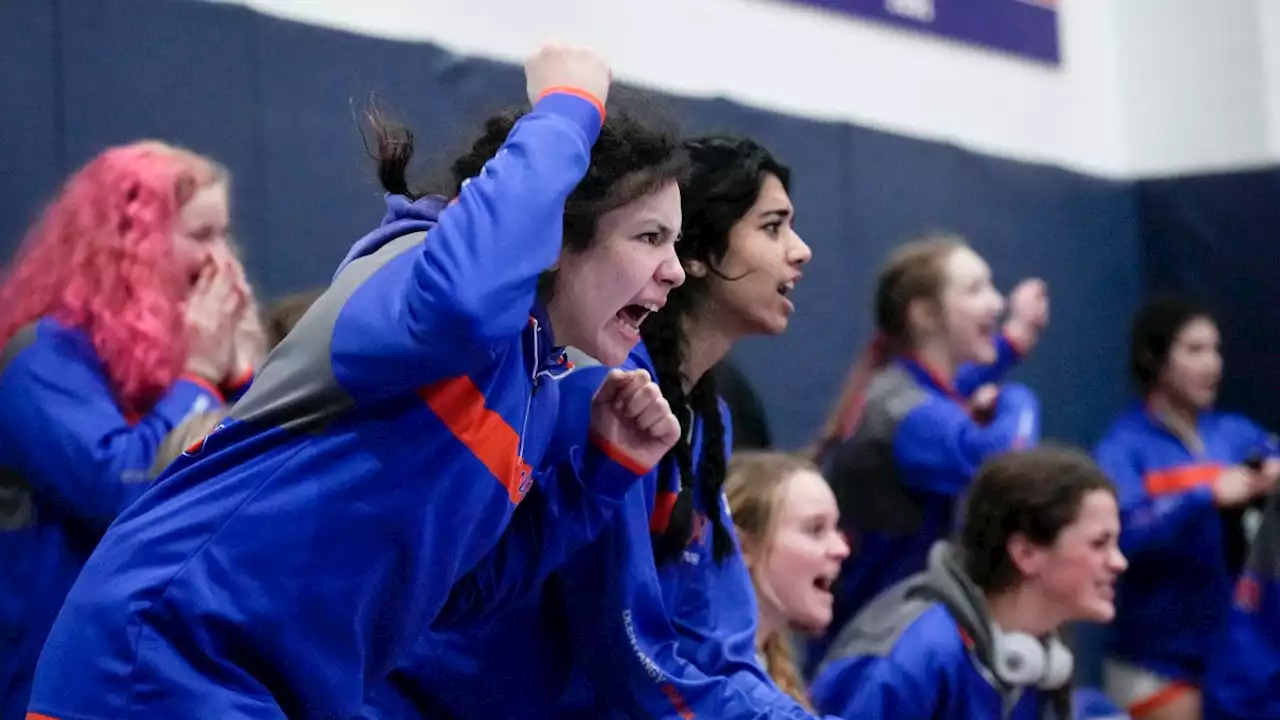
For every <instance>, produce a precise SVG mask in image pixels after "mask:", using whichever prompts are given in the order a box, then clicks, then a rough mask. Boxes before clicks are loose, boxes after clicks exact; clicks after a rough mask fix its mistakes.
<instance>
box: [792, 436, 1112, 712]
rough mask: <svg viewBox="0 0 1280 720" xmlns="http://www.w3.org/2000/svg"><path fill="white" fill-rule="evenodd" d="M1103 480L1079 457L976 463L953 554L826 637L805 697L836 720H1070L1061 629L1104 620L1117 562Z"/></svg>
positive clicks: (947, 550)
mask: <svg viewBox="0 0 1280 720" xmlns="http://www.w3.org/2000/svg"><path fill="white" fill-rule="evenodd" d="M1119 534H1120V519H1119V514H1118V510H1117V504H1116V495H1115V490H1114V488H1113V487H1112V485H1111V482H1110V481H1109V480H1108V479H1107V478H1106V476H1105V475H1103V474H1102V472H1101V471H1100V470H1099V469H1098V467H1097V466H1096V465H1095V464H1094V463H1093V461H1092V460H1091V459H1090V458H1089V457H1088V456H1087V455H1085V454H1084V453H1082V452H1079V451H1075V450H1065V449H1059V448H1051V447H1043V448H1035V449H1031V450H1026V451H1020V452H1013V453H1006V454H1004V455H1002V456H1000V457H997V458H994V459H992V460H990V461H988V462H987V463H986V464H985V465H984V466H983V468H982V470H981V471H980V472H979V473H978V475H977V477H976V478H975V480H974V481H973V485H972V487H971V489H970V490H969V493H968V497H967V499H966V501H965V506H964V514H963V517H962V519H961V529H960V531H959V535H958V537H959V542H958V545H956V546H953V545H951V544H950V543H948V542H946V541H940V542H938V543H937V544H936V545H935V546H934V547H933V548H932V550H931V552H930V553H929V559H928V566H927V568H926V569H925V570H924V571H923V572H921V573H919V574H917V575H914V576H912V577H910V578H908V579H906V580H904V581H902V582H900V583H898V584H896V585H894V586H892V587H890V588H889V589H887V590H886V591H885V592H883V593H882V594H880V595H879V596H878V597H876V598H875V599H874V600H873V601H872V602H871V603H870V604H869V605H867V606H866V607H865V608H864V609H863V610H862V612H861V613H859V614H858V616H857V617H856V618H855V619H854V620H853V621H852V622H850V623H848V624H847V625H846V626H844V627H843V628H841V629H840V630H839V632H838V634H837V637H836V641H835V642H834V643H833V644H832V646H831V650H830V652H829V653H828V655H827V657H826V659H825V660H824V661H823V664H822V666H821V667H820V669H819V671H818V674H817V677H816V678H815V680H814V683H813V686H812V688H811V692H812V694H813V700H814V704H815V705H816V706H817V707H818V709H819V710H821V711H823V712H827V713H832V714H835V715H839V716H840V717H842V718H848V719H849V720H862V719H863V718H893V719H894V720H930V719H931V718H948V720H989V719H990V718H1007V719H1008V720H1049V719H1050V718H1053V719H1056V720H1071V719H1072V718H1073V716H1074V712H1073V710H1072V708H1071V702H1072V697H1071V695H1072V693H1071V688H1070V681H1071V673H1072V665H1073V663H1072V658H1071V653H1070V651H1069V650H1067V648H1066V645H1065V644H1064V643H1063V642H1062V641H1061V640H1060V639H1059V638H1058V633H1059V631H1060V630H1061V628H1062V626H1063V625H1065V624H1067V623H1070V622H1078V621H1090V622H1107V621H1109V620H1110V619H1111V618H1112V616H1113V615H1114V613H1115V608H1114V606H1113V604H1112V601H1113V598H1114V584H1115V581H1116V578H1117V576H1118V575H1119V574H1120V573H1122V572H1124V569H1125V559H1124V556H1123V555H1121V554H1120V550H1119V546H1118V539H1119Z"/></svg>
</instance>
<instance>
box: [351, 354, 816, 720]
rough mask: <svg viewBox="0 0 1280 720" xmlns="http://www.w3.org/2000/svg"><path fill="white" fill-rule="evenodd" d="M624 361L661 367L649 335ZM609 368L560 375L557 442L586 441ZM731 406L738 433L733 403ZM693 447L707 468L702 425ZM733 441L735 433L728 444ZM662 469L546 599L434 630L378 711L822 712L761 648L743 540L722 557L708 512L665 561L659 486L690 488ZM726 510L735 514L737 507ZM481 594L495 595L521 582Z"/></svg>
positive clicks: (542, 592)
mask: <svg viewBox="0 0 1280 720" xmlns="http://www.w3.org/2000/svg"><path fill="white" fill-rule="evenodd" d="M624 367H626V368H643V369H645V370H647V371H648V372H649V373H650V374H654V373H655V371H654V368H653V364H652V361H651V360H650V359H649V356H648V353H647V351H646V349H645V348H644V346H643V345H641V346H638V347H637V348H636V349H635V350H634V351H633V352H632V353H631V356H630V358H629V359H628V361H627V363H626V364H625V365H624ZM604 373H605V369H604V368H601V367H598V366H597V367H581V366H580V367H578V368H577V369H575V370H574V371H573V372H571V373H569V374H568V375H566V376H565V377H564V378H563V379H562V380H560V385H561V386H562V415H561V423H560V427H559V428H558V431H557V444H561V443H563V444H566V445H569V446H574V445H579V444H581V442H583V438H584V437H585V435H586V427H587V422H588V413H589V406H590V398H591V396H592V395H593V394H594V392H595V390H596V389H597V388H598V387H599V385H600V382H601V380H602V379H603V377H604ZM721 413H722V421H723V422H724V423H725V428H726V436H727V435H729V434H730V433H729V430H728V429H729V428H730V427H731V425H730V423H729V418H728V417H727V409H726V408H724V406H723V405H722V406H721ZM691 445H692V447H693V449H694V453H695V458H694V460H695V464H694V467H697V462H698V460H699V458H700V455H701V451H702V447H703V441H702V427H701V423H696V424H695V426H694V430H693V437H692V441H691ZM731 446H732V439H731V438H730V437H726V438H725V451H726V453H727V452H728V449H729V448H730V447H731ZM664 462H674V459H673V458H671V457H668V458H667V459H665V460H664ZM659 475H660V473H659V470H658V469H657V468H655V469H654V470H653V471H652V472H650V473H649V474H648V475H647V476H646V477H645V479H644V482H643V483H642V484H640V485H637V486H634V487H632V488H631V489H630V491H629V492H628V493H627V495H626V497H625V498H624V500H623V508H622V509H621V510H620V511H619V512H618V513H617V514H616V515H615V516H614V517H613V519H612V520H610V521H609V522H608V523H607V526H606V527H605V529H604V531H603V532H602V533H601V534H600V536H599V537H598V538H597V539H596V540H595V541H593V542H592V543H591V544H590V545H588V546H587V547H585V548H583V549H582V550H580V551H578V552H577V553H576V554H574V555H573V556H572V557H571V558H570V559H569V560H568V562H566V563H565V564H564V565H563V566H562V567H561V568H560V569H559V570H558V571H557V572H555V573H554V574H553V575H552V576H551V577H550V578H549V579H548V580H547V581H546V582H544V583H542V585H541V587H540V588H538V590H537V593H536V596H535V597H528V596H526V599H525V600H523V601H519V602H517V603H516V605H515V606H514V607H513V608H512V609H511V610H510V611H508V612H504V613H500V614H491V615H488V616H476V615H475V614H474V613H470V614H469V615H468V617H467V618H466V619H465V620H463V619H461V618H458V617H453V618H452V619H453V620H454V622H453V624H452V627H451V628H450V630H448V631H446V632H439V633H435V634H432V635H429V636H428V637H427V638H425V639H424V640H423V642H422V643H420V657H419V658H418V659H417V660H416V661H415V662H414V663H413V666H412V667H404V668H400V669H398V670H397V672H396V673H394V674H393V677H392V681H391V682H390V683H389V684H388V685H387V686H386V687H385V688H384V689H383V692H380V693H379V696H380V697H379V700H378V702H376V703H375V704H376V705H378V706H379V707H378V710H377V711H375V712H373V713H371V714H372V715H373V716H374V717H377V718H387V719H388V720H389V719H390V718H402V717H423V718H436V717H466V718H494V719H495V720H497V719H498V718H508V717H516V716H518V717H521V718H530V719H533V718H560V719H563V718H583V719H584V720H585V719H586V718H593V719H594V718H627V717H682V718H695V717H696V718H717V719H718V720H719V719H724V720H731V719H732V718H762V717H768V718H808V717H810V715H809V714H808V713H806V712H804V710H802V709H801V708H800V707H799V705H797V704H796V703H795V702H794V701H793V700H792V699H791V698H789V697H788V696H786V695H785V694H784V693H782V691H781V690H779V689H778V688H777V686H776V685H774V683H773V681H772V680H771V679H770V678H769V677H768V675H767V674H766V673H765V671H764V669H763V668H761V666H760V664H759V662H758V661H757V659H756V650H755V637H756V600H755V591H754V588H753V587H752V584H751V579H750V576H749V575H748V573H747V569H746V566H745V564H744V562H743V558H742V555H741V552H740V551H739V550H738V548H737V547H736V544H735V548H734V552H733V553H732V554H731V555H730V556H729V557H727V558H725V559H724V560H723V561H721V562H720V563H716V562H715V561H714V560H713V557H712V551H711V548H712V538H711V535H712V534H711V532H710V527H709V525H708V523H707V521H706V517H705V514H703V513H698V514H697V515H696V516H695V523H694V525H695V527H696V528H697V530H696V531H695V533H694V537H693V538H692V540H691V542H690V544H689V545H688V546H687V548H686V549H685V551H684V552H683V553H682V555H681V556H680V557H679V558H678V559H676V560H673V561H671V562H669V563H666V564H664V565H662V566H661V567H659V566H658V565H657V563H656V561H655V559H654V554H653V548H652V537H651V535H650V526H651V523H653V522H654V521H655V517H656V513H655V507H658V508H661V507H667V508H669V503H668V502H664V501H662V500H660V496H664V495H665V496H668V497H671V496H674V494H675V493H676V492H677V491H678V489H679V488H678V487H670V488H659V487H658V482H659V480H658V478H659ZM672 475H673V478H674V479H675V482H678V477H676V473H673V474H672ZM544 491H545V492H547V493H550V492H553V491H554V489H553V488H551V487H547V488H545V490H544V487H543V485H542V484H541V483H540V484H539V485H538V487H536V488H535V489H534V491H533V492H532V493H531V495H535V494H542V493H544ZM719 500H720V502H722V503H723V502H724V499H723V497H721V498H720V499H719ZM695 506H697V507H701V505H700V503H695ZM522 510H523V508H521V509H520V510H518V511H517V512H520V511H522ZM723 517H725V518H726V521H727V520H728V517H729V516H728V510H727V508H726V509H725V511H724V515H723ZM490 577H493V576H490ZM483 591H484V594H485V596H486V597H489V598H496V597H502V596H504V595H507V594H509V593H511V590H510V588H507V589H504V588H498V587H487V588H484V589H483ZM456 597H457V595H456V594H455V599H456ZM462 604H463V605H464V606H467V605H471V603H462Z"/></svg>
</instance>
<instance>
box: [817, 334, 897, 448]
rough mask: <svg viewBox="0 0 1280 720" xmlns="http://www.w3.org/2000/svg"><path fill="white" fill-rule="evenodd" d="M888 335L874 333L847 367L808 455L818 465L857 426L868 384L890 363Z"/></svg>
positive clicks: (850, 434) (849, 435)
mask: <svg viewBox="0 0 1280 720" xmlns="http://www.w3.org/2000/svg"><path fill="white" fill-rule="evenodd" d="M889 345H890V343H889V336H887V335H885V334H884V333H882V332H877V333H876V334H875V337H873V338H872V339H871V344H870V345H868V346H867V349H866V350H864V351H863V353H862V355H861V356H860V357H859V358H858V360H857V361H856V362H854V364H853V367H852V368H850V369H849V376H848V378H846V379H845V382H844V389H843V390H842V391H841V392H840V400H839V401H838V402H837V403H836V407H835V410H833V411H832V412H831V415H830V417H828V418H827V423H826V425H825V426H824V427H823V428H822V434H821V435H819V436H818V441H817V442H816V443H814V446H813V448H812V450H811V451H810V453H809V454H810V457H811V459H812V460H813V462H814V463H815V464H818V465H821V463H822V460H823V457H824V456H825V455H826V454H827V453H828V452H829V451H830V450H831V448H833V447H834V446H836V445H837V444H839V443H841V442H843V441H845V440H848V439H849V438H850V437H852V436H853V432H854V431H855V430H857V429H858V421H859V420H861V419H862V408H863V406H865V405H866V401H867V387H868V386H869V385H871V378H872V377H874V376H875V374H876V372H877V371H879V370H880V369H881V368H883V367H884V366H885V365H887V364H888V362H889V357H890V356H891V354H892V353H891V351H890V350H889Z"/></svg>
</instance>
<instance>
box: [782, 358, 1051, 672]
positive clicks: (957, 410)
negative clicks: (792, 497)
mask: <svg viewBox="0 0 1280 720" xmlns="http://www.w3.org/2000/svg"><path fill="white" fill-rule="evenodd" d="M997 349H998V353H997V360H996V362H995V363H993V364H992V365H988V366H967V367H966V368H964V369H963V371H962V372H961V373H958V374H957V377H956V382H955V384H954V385H952V384H949V383H947V382H945V381H944V380H943V379H941V378H939V377H938V376H937V375H935V374H934V373H932V372H930V371H929V369H928V368H926V367H925V366H923V365H921V364H920V363H918V362H916V361H914V360H912V359H910V358H905V357H904V358H898V359H897V360H895V361H894V362H892V363H890V364H889V365H888V366H887V367H886V368H885V369H883V370H881V371H880V372H879V373H878V374H877V375H875V376H874V377H873V378H872V380H871V383H870V385H869V387H868V388H867V393H866V405H865V408H864V409H863V414H862V418H861V420H860V422H859V425H858V428H857V430H856V432H855V433H854V435H853V437H851V438H850V439H849V440H848V441H846V442H845V443H844V444H843V445H841V446H839V447H837V448H836V449H835V450H834V451H833V452H832V453H831V454H830V455H829V457H828V458H827V461H826V463H825V468H824V470H825V473H824V474H825V475H826V477H827V479H828V481H829V482H830V483H831V486H832V490H833V491H834V492H835V495H836V499H837V502H838V503H839V506H840V515H841V523H842V524H843V525H844V526H845V527H846V528H847V530H848V531H849V533H850V537H851V546H852V548H853V552H852V554H851V555H850V556H849V559H848V560H846V561H845V563H844V566H843V567H842V569H841V572H840V578H839V579H838V580H837V582H836V587H835V596H836V597H835V608H834V612H833V616H832V623H831V626H830V628H829V629H828V631H827V633H826V635H825V636H824V637H822V638H820V639H817V640H815V641H813V642H812V643H810V647H809V650H808V656H807V663H806V669H807V670H808V671H809V673H812V670H813V669H814V668H815V666H816V663H817V662H818V661H819V660H820V659H821V658H822V656H823V655H824V654H825V652H826V648H827V647H828V646H829V644H830V643H831V641H832V640H833V639H834V637H835V633H836V632H839V628H840V627H841V626H842V625H843V624H844V623H846V622H848V621H849V620H850V619H851V618H853V617H854V616H855V615H857V613H858V611H859V610H860V609H861V608H862V607H863V606H864V605H866V604H867V603H868V602H870V601H871V599H872V598H874V597H875V596H877V595H878V594H880V592H882V591H883V590H885V589H886V588H888V587H890V586H892V585H893V584H894V583H897V582H898V581H900V580H902V579H904V578H906V577H908V576H909V575H911V574H913V573H916V572H919V571H921V570H923V569H924V566H925V559H926V558H927V557H928V553H929V548H930V547H931V546H932V545H933V543H934V542H936V541H938V540H940V539H942V538H945V537H947V536H949V535H950V534H951V532H952V530H953V529H954V525H955V517H956V515H955V511H956V508H957V505H958V503H959V501H960V498H961V496H962V495H963V493H964V491H965V490H966V489H967V488H968V487H969V483H970V481H971V480H972V479H973V476H974V474H975V473H976V472H977V470H978V468H979V467H980V466H981V465H982V463H983V462H984V461H985V460H986V459H988V458H989V457H992V456H993V455H997V454H999V453H1001V452H1005V451H1007V450H1010V449H1014V448H1019V447H1026V446H1030V445H1034V444H1035V443H1037V442H1039V438H1040V407H1039V403H1038V401H1037V400H1036V397H1035V395H1034V394H1032V392H1031V391H1030V390H1029V389H1027V388H1026V387H1024V386H1022V385H1017V384H1007V385H1004V386H1003V387H1002V388H1001V390H1000V396H999V399H998V400H997V402H996V406H995V409H994V413H993V415H992V417H991V418H990V419H989V420H988V421H987V422H986V423H985V424H982V423H979V422H978V421H976V420H975V419H973V418H972V417H970V416H969V414H968V412H967V410H966V409H965V398H966V397H967V396H968V395H969V394H970V393H972V392H973V391H974V390H976V389H977V388H978V387H979V386H981V385H983V384H986V383H989V382H997V381H998V380H999V379H1000V377H1001V376H1003V375H1004V374H1005V373H1006V372H1008V371H1009V370H1010V369H1011V368H1012V367H1013V366H1014V365H1015V364H1016V362H1017V360H1018V359H1019V358H1020V357H1021V354H1020V353H1019V352H1018V351H1017V350H1016V349H1015V348H1014V347H1013V345H1012V344H1011V343H1009V342H1008V341H1007V340H1005V339H1003V338H1002V339H1001V340H1000V341H999V342H998V343H997Z"/></svg>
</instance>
